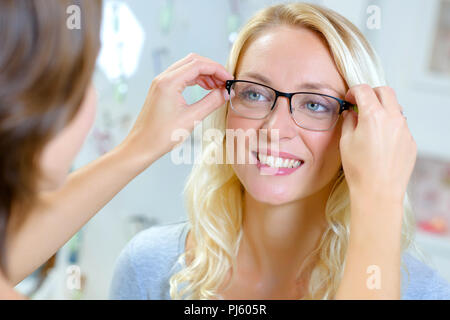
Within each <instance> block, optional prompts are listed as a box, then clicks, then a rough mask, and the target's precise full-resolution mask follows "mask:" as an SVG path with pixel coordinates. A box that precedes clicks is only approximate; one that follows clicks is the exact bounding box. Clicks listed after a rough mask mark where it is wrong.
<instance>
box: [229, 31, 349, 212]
mask: <svg viewBox="0 0 450 320" xmlns="http://www.w3.org/2000/svg"><path fill="white" fill-rule="evenodd" d="M235 79H238V80H249V81H254V82H257V83H261V84H265V85H268V86H270V87H272V88H274V89H276V90H279V91H283V92H298V91H310V92H311V91H312V92H317V93H323V94H327V95H331V96H334V97H337V98H341V99H343V98H344V96H345V93H346V91H347V86H346V83H345V81H344V79H343V78H342V77H341V76H340V74H339V72H338V70H337V68H336V66H335V64H334V61H333V58H332V56H331V54H330V51H329V50H328V47H327V43H326V42H325V40H323V39H322V38H321V37H319V36H318V35H317V34H316V33H314V32H313V31H311V30H309V29H306V28H291V27H285V26H283V27H277V28H274V29H270V30H269V31H266V32H265V33H264V34H263V35H261V36H259V37H258V38H257V39H256V40H254V41H253V42H252V43H251V44H250V45H249V46H248V47H247V49H246V51H245V52H244V53H243V55H242V54H241V57H240V61H239V65H238V66H237V69H236V73H235ZM311 83H314V84H320V85H324V87H323V88H314V89H313V88H312V87H311V86H310V85H309V84H311ZM326 87H329V88H326ZM330 88H332V89H330ZM306 89H307V90H306ZM341 125H342V118H340V119H339V120H338V122H337V124H336V125H335V126H334V128H333V129H331V130H329V131H309V130H306V129H303V128H300V127H299V126H297V124H296V123H295V122H294V120H293V119H292V117H291V115H290V112H289V100H288V99H287V98H284V97H279V98H278V100H277V105H276V107H275V109H274V110H273V111H272V113H271V114H270V115H269V116H268V117H266V118H265V119H262V120H253V119H247V118H243V117H241V116H240V115H238V114H236V113H235V112H234V111H233V110H232V109H231V108H230V107H228V112H227V129H243V131H244V132H246V131H247V130H248V129H254V130H255V131H256V134H257V137H258V140H259V139H265V140H266V141H267V147H268V148H269V149H270V144H274V143H275V144H276V143H277V144H278V148H279V151H280V152H288V153H290V154H293V155H295V156H297V157H298V158H300V159H302V160H303V161H304V163H303V164H302V165H301V166H300V167H299V168H298V169H296V170H294V171H293V172H292V173H290V174H287V175H273V174H262V172H261V171H260V169H259V168H258V166H257V165H256V164H248V163H249V162H248V158H247V157H248V156H247V155H248V154H249V149H251V150H250V151H253V150H255V148H254V147H253V146H250V147H249V139H248V136H246V138H245V139H246V158H247V161H246V163H247V164H236V162H234V164H233V165H232V166H233V168H234V170H235V172H236V175H237V176H238V178H239V179H240V181H241V183H242V184H243V185H244V187H245V189H246V191H247V192H249V193H250V194H251V196H252V197H253V198H254V199H256V200H258V201H261V202H265V203H270V204H274V205H276V204H283V203H288V202H291V201H295V200H299V199H302V198H305V197H307V196H309V195H312V194H314V193H316V192H318V191H320V190H321V189H323V188H324V187H326V186H327V185H329V184H331V183H334V179H335V178H336V175H337V173H338V171H339V168H340V165H341V158H340V153H339V139H340V135H341ZM260 129H266V130H267V134H263V133H261V132H264V130H263V131H261V132H260V131H259V130H260ZM276 129H278V130H279V131H278V137H279V138H278V139H279V140H278V141H272V140H271V132H272V130H276ZM234 146H235V147H234V152H235V155H236V152H237V149H238V148H237V139H235V141H234ZM256 147H257V146H256ZM251 156H252V157H254V156H253V154H252V155H251ZM231 158H232V157H231V156H230V159H231ZM235 161H236V158H235ZM254 162H256V160H254V161H253V163H254Z"/></svg>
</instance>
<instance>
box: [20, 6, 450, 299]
mask: <svg viewBox="0 0 450 320" xmlns="http://www.w3.org/2000/svg"><path fill="white" fill-rule="evenodd" d="M279 2H285V1H269V0H215V1H207V0H190V1H182V0H156V1H148V0H129V1H126V0H122V1H116V0H114V1H113V0H104V16H103V22H102V23H103V26H102V43H103V47H102V51H101V52H100V55H99V59H98V61H97V70H96V72H95V75H94V81H95V85H96V88H97V92H98V111H97V118H96V123H95V126H94V127H93V129H92V130H91V132H90V134H89V137H88V139H87V142H86V143H85V145H84V146H83V149H82V152H81V153H80V155H79V156H78V158H77V159H76V161H75V163H74V167H73V170H75V169H77V168H79V167H81V166H83V165H85V164H87V163H88V162H90V161H92V160H94V159H96V158H98V157H99V156H101V155H102V154H104V153H106V152H107V151H109V150H111V149H112V148H114V147H115V146H116V145H117V144H119V143H120V142H121V141H122V139H123V138H124V137H125V136H126V134H127V133H128V131H129V130H130V129H131V126H132V124H133V122H134V120H135V119H136V117H137V115H138V113H139V111H140V109H141V106H142V104H143V102H144V99H145V97H146V94H147V91H148V89H149V87H150V84H151V82H152V79H153V78H154V77H155V76H156V75H158V74H159V73H161V72H162V71H164V70H165V69H166V68H167V67H168V66H169V65H170V64H172V63H173V62H175V61H177V60H179V59H181V58H183V57H184V56H186V55H187V54H188V53H190V52H195V53H198V54H200V55H202V56H206V57H209V58H211V59H213V60H215V61H217V62H219V63H221V64H223V65H225V63H226V59H227V56H228V52H229V49H230V47H231V44H232V42H233V40H234V37H235V35H236V32H238V31H239V28H240V26H241V25H242V24H244V23H245V21H246V20H247V19H248V18H249V17H250V16H251V15H253V14H254V13H255V12H256V11H257V10H258V9H260V8H263V7H265V6H267V5H271V4H275V3H279ZM305 2H311V3H316V4H320V5H323V6H326V7H329V8H331V9H333V10H335V11H337V12H339V13H341V14H342V15H344V16H345V17H346V18H348V19H349V20H350V21H352V22H353V23H354V24H355V25H356V26H357V27H358V28H359V29H360V30H361V31H362V32H363V33H364V34H365V36H366V37H367V39H368V40H369V41H370V42H371V44H372V45H373V46H374V48H375V50H376V51H377V52H378V54H379V56H380V58H381V60H382V63H383V67H384V69H385V72H386V77H387V79H388V85H389V86H391V87H393V88H394V90H395V91H396V93H397V98H398V100H399V101H400V104H401V105H402V106H403V108H404V110H405V113H406V115H407V117H408V124H409V127H410V129H411V131H412V134H413V136H414V139H415V140H416V142H417V145H418V159H417V162H416V167H415V170H414V173H413V177H412V179H411V182H410V196H411V201H412V204H413V208H414V210H415V212H416V218H417V243H418V245H419V247H420V248H422V249H423V251H424V252H425V253H426V255H427V257H428V259H429V261H430V263H431V264H432V265H434V267H435V268H437V269H438V270H439V271H440V273H441V274H442V275H443V276H444V277H445V278H446V279H447V280H448V281H450V230H449V229H450V142H449V141H450V1H448V0H429V1H420V0H398V1H388V0H378V1H376V0H372V1H366V0H356V1H355V0H317V1H305ZM205 93H206V91H204V90H203V89H201V88H200V87H193V88H190V89H189V90H187V91H186V92H185V96H186V98H187V100H188V102H194V101H196V100H198V99H200V98H201V97H202V96H203V95H204V94H205ZM190 170H191V165H188V164H180V165H175V164H173V163H172V161H171V160H170V154H167V155H166V156H164V157H163V158H161V159H159V160H158V161H157V162H155V163H154V164H153V165H152V166H151V167H150V168H148V169H147V170H146V171H145V172H143V173H142V174H141V175H140V176H138V177H137V178H136V179H135V180H133V181H132V182H131V183H130V184H129V185H128V186H127V187H126V188H124V189H123V190H122V191H121V192H120V193H119V194H118V195H117V196H116V197H115V198H114V199H113V200H112V201H111V202H110V203H109V204H108V205H107V206H106V207H105V208H103V209H102V210H101V211H100V212H99V213H98V214H97V215H96V216H95V217H94V218H92V220H91V221H90V222H89V223H88V224H87V225H86V226H85V227H84V228H83V229H82V230H81V231H80V232H79V233H77V234H76V235H75V236H74V237H73V238H72V239H71V240H70V241H69V242H68V243H67V244H66V245H65V246H64V247H63V248H62V249H61V250H59V251H58V252H57V254H56V255H55V256H54V257H53V258H52V259H50V260H49V262H48V263H47V264H46V265H44V266H42V267H41V268H40V269H39V270H37V271H36V272H35V273H33V274H32V275H31V276H30V277H28V278H27V279H25V280H24V281H22V282H21V283H20V284H19V285H18V286H17V289H18V290H19V291H21V292H23V293H25V294H27V295H29V296H31V297H32V298H33V299H107V298H108V290H109V285H110V281H111V278H112V273H113V268H114V263H115V260H116V258H117V257H118V255H119V253H120V251H121V250H122V248H123V247H124V246H125V245H126V243H127V242H128V241H129V240H130V239H131V237H132V236H133V235H134V234H136V233H137V232H138V231H140V230H142V229H144V228H148V227H150V226H152V225H155V224H166V223H172V222H178V221H182V220H185V219H186V218H187V216H186V212H185V210H184V207H183V199H182V189H183V186H184V183H185V180H186V177H187V175H188V174H189V172H190ZM94 196H95V194H94Z"/></svg>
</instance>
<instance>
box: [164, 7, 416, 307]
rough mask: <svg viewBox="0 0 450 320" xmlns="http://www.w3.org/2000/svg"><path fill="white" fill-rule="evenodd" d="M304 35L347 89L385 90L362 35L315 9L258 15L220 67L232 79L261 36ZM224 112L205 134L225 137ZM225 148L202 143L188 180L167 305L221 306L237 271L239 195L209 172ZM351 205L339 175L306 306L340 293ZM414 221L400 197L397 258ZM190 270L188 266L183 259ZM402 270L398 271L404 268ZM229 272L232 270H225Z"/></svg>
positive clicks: (216, 168) (223, 172)
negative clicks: (280, 29)
mask: <svg viewBox="0 0 450 320" xmlns="http://www.w3.org/2000/svg"><path fill="white" fill-rule="evenodd" d="M280 25H283V26H294V27H306V28H309V29H311V30H314V31H316V32H318V34H320V35H322V36H323V37H324V39H326V41H327V43H328V45H329V48H330V51H331V53H332V56H333V58H334V61H335V64H336V66H337V69H338V71H339V72H340V74H341V75H342V77H343V78H344V79H345V81H346V83H347V85H348V86H349V87H351V86H353V85H357V84H362V83H367V84H369V85H370V86H371V87H376V86H382V85H385V82H386V81H385V79H384V74H383V70H382V68H381V66H380V62H379V58H378V57H377V55H376V53H375V51H374V50H373V49H372V47H371V45H370V44H369V43H368V41H367V40H366V39H365V38H364V36H363V35H362V33H361V32H360V31H359V30H358V29H357V28H356V27H355V26H354V25H353V24H352V23H351V22H350V21H348V20H347V19H346V18H344V17H343V16H341V15H339V14H338V13H336V12H334V11H332V10H330V9H327V8H323V7H321V6H318V5H312V4H305V3H287V4H279V5H273V6H270V7H267V8H264V9H262V10H260V11H259V12H257V13H256V14H255V15H254V16H253V17H252V18H251V19H250V20H249V21H248V22H247V23H246V24H245V25H244V26H243V28H242V29H241V31H240V32H239V34H238V36H237V38H236V40H235V42H234V43H233V47H232V49H231V53H230V55H229V58H228V62H227V65H226V68H227V70H228V71H229V72H230V73H231V74H235V71H236V67H237V66H238V63H239V58H240V57H241V56H242V54H243V52H244V51H245V49H246V48H247V47H248V45H249V44H250V43H251V42H252V41H254V40H255V39H256V38H257V37H258V36H259V35H261V34H263V33H264V32H265V31H267V30H268V29H270V28H273V27H277V26H280ZM227 111H228V107H227V104H225V105H224V106H222V107H220V108H219V109H217V110H216V111H215V112H213V113H212V114H211V115H209V116H208V117H207V118H206V119H205V120H204V121H203V124H202V126H203V128H206V129H208V128H215V129H219V130H220V131H221V132H222V133H223V137H225V129H226V128H225V126H226V115H227ZM225 140H226V139H222V141H221V142H220V143H217V142H216V141H203V142H202V143H203V149H202V150H203V152H202V155H201V160H202V161H200V162H199V163H196V164H195V165H194V167H193V169H192V172H191V173H190V175H189V177H188V179H187V183H186V186H185V189H184V196H185V207H186V210H187V214H188V219H189V226H190V230H191V235H192V237H193V241H194V243H195V246H193V248H191V249H190V250H189V251H185V252H183V253H182V254H181V255H180V256H179V257H178V260H177V263H179V264H181V266H182V268H181V270H180V271H179V272H177V273H175V274H173V275H172V276H171V278H170V281H169V282H170V296H171V298H172V299H183V298H185V299H222V297H221V296H220V295H219V294H218V293H217V290H218V289H219V288H220V287H221V285H222V283H223V282H224V280H225V276H226V275H227V273H228V271H229V270H231V271H232V270H236V257H237V253H238V249H239V245H240V241H241V238H242V228H241V225H242V214H243V212H242V208H243V205H242V201H243V193H244V188H243V186H242V184H241V182H240V181H239V179H238V178H237V176H236V174H235V172H234V170H233V168H232V166H231V164H227V163H225V164H216V163H213V164H208V162H207V161H204V159H211V158H214V156H213V155H216V154H217V152H218V150H220V148H222V151H223V150H224V149H225ZM349 203H350V198H349V190H348V186H347V182H346V179H345V175H344V173H343V171H342V170H341V171H340V172H339V175H338V178H337V180H336V182H335V184H334V187H333V189H332V191H331V193H330V195H329V198H328V200H327V203H326V210H325V211H326V212H325V217H326V221H327V228H326V231H325V232H324V233H323V235H322V237H321V240H320V242H319V245H318V247H317V248H316V250H314V252H312V253H311V255H313V254H315V255H317V262H316V263H315V264H314V266H313V268H312V269H311V275H310V278H309V284H308V290H307V294H306V295H305V296H304V297H303V298H304V299H333V298H334V295H335V293H336V291H337V289H338V286H339V283H340V280H341V277H342V273H343V266H344V264H345V256H346V250H347V246H348V239H349V231H350V230H349V217H350V206H349ZM414 226H415V221H414V215H413V212H412V208H411V206H410V203H409V200H408V196H407V195H406V196H405V203H404V216H403V226H402V250H406V249H407V248H409V247H410V246H413V247H414V248H415V246H414V242H413V238H414ZM187 257H190V259H191V260H190V263H189V265H188V266H187V265H186V258H187ZM403 267H404V266H403ZM230 268H231V269H230Z"/></svg>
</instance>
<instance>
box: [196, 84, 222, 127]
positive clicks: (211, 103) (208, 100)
mask: <svg viewBox="0 0 450 320" xmlns="http://www.w3.org/2000/svg"><path fill="white" fill-rule="evenodd" d="M227 97H228V93H227V92H226V90H225V89H223V88H217V89H213V90H212V91H211V92H210V93H208V94H207V95H206V96H204V97H203V98H202V99H201V100H200V101H197V102H196V103H193V104H192V105H190V107H189V109H191V112H192V116H193V117H194V119H195V120H203V119H204V118H205V117H206V116H207V115H209V114H210V113H211V112H213V111H214V110H216V109H217V108H219V107H220V106H222V105H223V104H224V103H225V102H226V98H227Z"/></svg>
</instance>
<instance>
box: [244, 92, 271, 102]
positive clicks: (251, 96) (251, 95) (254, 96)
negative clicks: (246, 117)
mask: <svg viewBox="0 0 450 320" xmlns="http://www.w3.org/2000/svg"><path fill="white" fill-rule="evenodd" d="M242 95H243V96H244V99H248V100H251V101H261V100H260V99H265V97H264V96H263V95H262V94H260V93H258V92H255V91H250V90H249V91H245V92H243V93H242ZM265 100H267V99H265Z"/></svg>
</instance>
